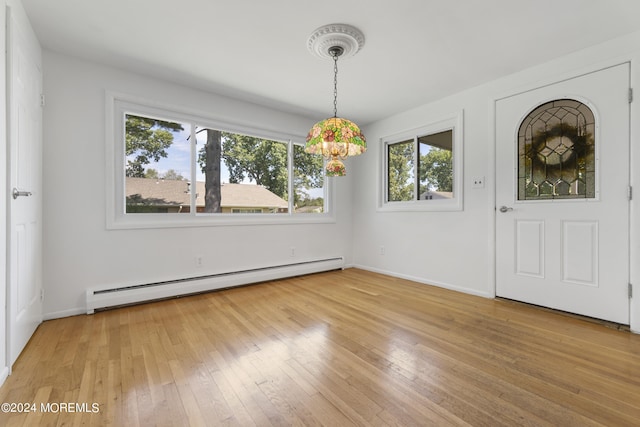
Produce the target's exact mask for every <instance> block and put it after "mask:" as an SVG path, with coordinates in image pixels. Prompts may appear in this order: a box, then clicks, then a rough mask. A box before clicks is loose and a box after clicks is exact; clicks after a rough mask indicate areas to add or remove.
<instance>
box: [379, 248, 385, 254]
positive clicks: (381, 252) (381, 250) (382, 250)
mask: <svg viewBox="0 0 640 427" xmlns="http://www.w3.org/2000/svg"><path fill="white" fill-rule="evenodd" d="M384 253H385V248H384V246H380V255H384Z"/></svg>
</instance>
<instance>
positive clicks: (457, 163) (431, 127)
mask: <svg viewBox="0 0 640 427" xmlns="http://www.w3.org/2000/svg"><path fill="white" fill-rule="evenodd" d="M463 116H464V113H463V111H462V110H461V111H460V112H458V113H454V114H451V115H449V116H446V117H444V118H442V119H440V120H437V121H434V122H432V123H430V124H428V125H425V126H422V127H420V128H416V129H411V130H408V131H404V132H400V133H397V134H393V135H389V136H386V137H383V138H381V139H380V149H381V153H380V158H381V160H382V162H381V169H380V170H381V178H382V179H381V180H380V191H379V193H378V194H379V196H378V197H379V201H378V209H377V210H378V211H379V212H402V211H461V210H462V209H463V199H464V197H463V187H464V186H463V182H464V176H463V157H464V156H463V138H464V136H463V135H464V128H463V123H464V119H463ZM448 130H451V131H453V141H452V152H453V197H452V198H451V199H431V200H418V199H417V196H416V194H418V187H419V182H418V181H419V179H418V176H417V175H418V169H417V167H418V166H417V165H418V156H419V150H418V148H419V147H418V138H419V137H422V136H425V135H432V134H436V133H440V132H445V131H448ZM411 140H412V141H413V144H414V159H413V160H414V165H416V166H415V168H414V199H413V200H407V201H389V200H388V194H389V192H388V185H389V171H388V165H389V162H388V155H389V146H390V145H393V144H397V143H399V142H406V141H411Z"/></svg>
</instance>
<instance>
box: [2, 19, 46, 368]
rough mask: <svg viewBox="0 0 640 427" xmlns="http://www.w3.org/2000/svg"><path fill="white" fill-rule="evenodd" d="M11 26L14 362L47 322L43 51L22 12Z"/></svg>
mask: <svg viewBox="0 0 640 427" xmlns="http://www.w3.org/2000/svg"><path fill="white" fill-rule="evenodd" d="M7 24H8V25H7V79H8V84H7V95H8V108H7V111H8V117H7V124H8V128H9V129H8V130H9V132H8V138H9V156H8V161H9V165H8V169H9V192H8V193H9V195H8V198H9V201H8V203H9V219H8V221H9V233H8V236H9V246H8V257H9V262H8V263H7V264H8V269H9V288H8V291H9V295H8V298H7V300H8V301H9V307H8V317H9V319H8V320H9V322H8V324H9V331H8V333H9V339H8V349H9V361H10V366H11V365H13V363H14V362H15V361H16V359H17V358H18V356H19V355H20V352H21V351H22V349H23V348H24V346H25V345H26V344H27V342H28V341H29V338H31V335H32V334H33V332H34V331H35V329H36V328H37V326H38V325H39V324H40V322H42V294H41V289H42V255H41V254H42V225H41V222H42V220H41V216H42V214H41V212H42V193H41V189H42V184H41V181H42V160H41V158H42V154H41V152H42V101H41V94H42V71H41V63H42V61H41V57H42V54H41V49H40V45H39V44H38V41H37V39H36V37H35V34H34V33H33V31H32V29H31V27H30V25H29V22H28V21H27V19H26V16H25V14H24V12H23V11H22V10H19V9H16V8H8V9H7Z"/></svg>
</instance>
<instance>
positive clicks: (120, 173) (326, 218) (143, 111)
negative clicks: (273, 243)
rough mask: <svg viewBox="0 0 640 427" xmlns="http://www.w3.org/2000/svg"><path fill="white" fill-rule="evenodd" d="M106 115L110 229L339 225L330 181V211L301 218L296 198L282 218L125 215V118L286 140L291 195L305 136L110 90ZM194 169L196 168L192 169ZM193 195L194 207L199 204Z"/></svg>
mask: <svg viewBox="0 0 640 427" xmlns="http://www.w3.org/2000/svg"><path fill="white" fill-rule="evenodd" d="M105 99H106V108H105V112H106V117H105V134H106V136H105V152H106V173H105V177H106V191H105V194H106V228H107V229H110V230H118V229H141V228H173V227H202V226H227V225H269V224H277V225H280V224H305V223H335V222H336V217H335V209H334V195H333V194H334V191H335V184H334V180H333V179H328V178H327V177H325V179H324V193H323V198H324V212H323V213H313V214H308V213H304V214H296V213H294V212H293V197H289V199H290V200H289V212H288V213H278V214H264V213H263V214H250V213H240V214H234V213H224V214H222V213H216V214H202V213H198V212H196V210H195V209H192V210H191V212H190V213H185V214H164V213H150V214H145V213H135V214H127V213H125V210H126V206H125V161H124V158H125V144H124V131H125V130H124V119H123V118H124V114H139V115H143V116H149V117H154V118H160V119H163V120H167V121H176V122H186V123H195V124H197V125H198V126H206V127H209V128H213V129H220V130H224V131H225V132H232V133H238V134H243V135H250V136H255V137H258V138H264V139H271V140H274V141H281V142H283V143H285V144H287V148H288V159H289V161H288V174H289V194H293V193H292V191H293V173H294V170H293V146H294V145H296V144H303V143H304V141H305V136H301V135H294V134H288V133H284V132H280V131H273V130H266V129H262V128H258V127H254V126H251V125H249V124H243V123H232V122H229V121H223V120H220V119H218V118H216V117H211V116H207V115H206V114H203V113H201V112H194V111H188V110H186V109H184V108H180V107H176V106H170V105H164V104H158V103H155V102H153V101H149V100H146V99H141V98H137V97H133V96H130V95H126V94H119V93H114V92H109V91H106V94H105ZM194 156H197V153H196V148H195V145H193V146H192V163H193V162H194V161H195V160H194V159H195V158H196V157H194ZM192 166H193V165H192ZM190 179H191V181H192V182H195V170H194V169H193V167H192V172H191V177H190ZM193 199H195V197H192V205H193V204H195V200H193Z"/></svg>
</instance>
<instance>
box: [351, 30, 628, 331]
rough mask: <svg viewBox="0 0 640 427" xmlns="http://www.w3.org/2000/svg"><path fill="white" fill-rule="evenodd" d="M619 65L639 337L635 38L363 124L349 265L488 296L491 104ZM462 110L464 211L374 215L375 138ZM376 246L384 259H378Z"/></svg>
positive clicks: (491, 287) (491, 278)
mask: <svg viewBox="0 0 640 427" xmlns="http://www.w3.org/2000/svg"><path fill="white" fill-rule="evenodd" d="M624 61H631V63H632V82H631V84H632V86H635V87H636V101H635V102H634V103H633V104H632V108H631V111H632V114H631V120H632V125H631V126H632V128H631V138H632V142H631V146H632V159H631V160H632V161H631V163H632V179H631V180H632V185H633V183H634V182H635V183H636V197H635V200H633V201H632V207H631V209H632V211H631V272H630V276H631V277H630V278H631V282H632V283H635V288H636V289H635V294H636V296H635V298H633V299H632V300H631V327H632V329H633V330H634V331H637V332H640V280H639V278H640V262H638V260H639V254H640V231H639V229H640V227H639V225H640V214H639V213H638V202H639V200H640V196H638V194H640V183H639V180H640V175H639V174H640V170H639V168H637V167H635V166H634V165H636V164H638V162H639V161H640V153H639V151H640V150H638V149H637V146H638V141H637V139H638V135H640V115H639V114H638V111H639V109H638V103H639V102H640V100H639V99H640V95H639V94H640V71H639V70H638V68H639V67H638V64H639V63H640V33H636V34H633V35H631V36H628V37H624V38H621V39H617V40H614V41H611V42H608V43H605V44H602V45H598V46H595V47H592V48H590V49H587V50H584V51H580V52H577V53H575V54H573V55H569V56H566V57H563V58H561V59H557V60H555V61H552V62H550V63H547V64H542V65H540V66H537V67H534V68H531V69H528V70H525V71H522V72H520V73H517V74H514V75H511V76H508V77H505V78H502V79H499V80H496V81H493V82H491V83H489V84H485V85H483V86H480V87H476V88H473V89H470V90H466V91H464V92H461V93H458V94H456V95H454V96H450V97H447V98H445V99H442V100H440V101H438V102H434V103H431V104H427V105H423V106H421V107H418V108H415V109H412V110H410V111H407V112H405V113H403V114H398V115H396V116H393V117H389V118H387V119H384V120H381V121H379V122H376V123H373V124H371V125H370V126H367V127H366V128H365V129H364V131H365V134H366V135H367V140H368V144H369V148H368V151H367V154H366V155H365V156H361V157H362V158H358V159H357V165H358V167H357V169H356V171H355V177H354V183H353V186H354V192H353V194H354V199H353V200H354V208H353V215H354V218H357V221H354V232H353V236H354V243H353V245H354V248H355V250H354V256H353V259H354V264H355V265H356V266H358V267H361V268H365V269H369V270H373V271H378V272H382V273H387V274H390V275H394V276H399V277H405V278H409V279H413V280H416V281H419V282H424V283H430V284H434V285H439V286H442V287H446V288H451V289H456V290H461V291H464V292H468V293H472V294H477V295H482V296H486V297H493V296H494V295H495V270H494V264H495V260H494V253H495V252H494V247H495V246H494V245H495V244H494V237H495V230H494V220H495V210H494V204H495V203H494V200H495V189H494V188H495V182H494V150H495V143H494V140H493V131H494V129H493V101H494V100H495V99H498V98H500V97H503V96H505V95H509V94H514V93H517V92H519V91H521V90H527V89H533V88H536V87H539V86H540V85H543V84H548V83H553V82H556V81H559V80H562V79H565V78H570V77H574V76H576V75H580V74H582V73H584V72H590V71H594V70H597V69H600V68H603V67H605V66H610V65H614V64H617V63H620V62H624ZM460 110H464V210H463V211H462V212H376V206H377V203H378V193H379V192H380V186H381V177H380V173H381V169H382V168H381V160H380V159H381V150H380V139H381V138H383V137H385V136H389V135H393V134H396V133H399V132H402V131H406V130H409V129H413V128H417V127H421V126H424V125H428V124H429V123H432V122H434V121H437V120H438V119H441V118H442V117H444V116H447V115H450V114H451V113H456V112H458V111H460ZM481 176H484V177H485V181H486V186H485V188H483V189H472V188H471V182H472V179H473V178H474V177H481ZM380 246H384V247H385V254H384V255H381V254H380Z"/></svg>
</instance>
